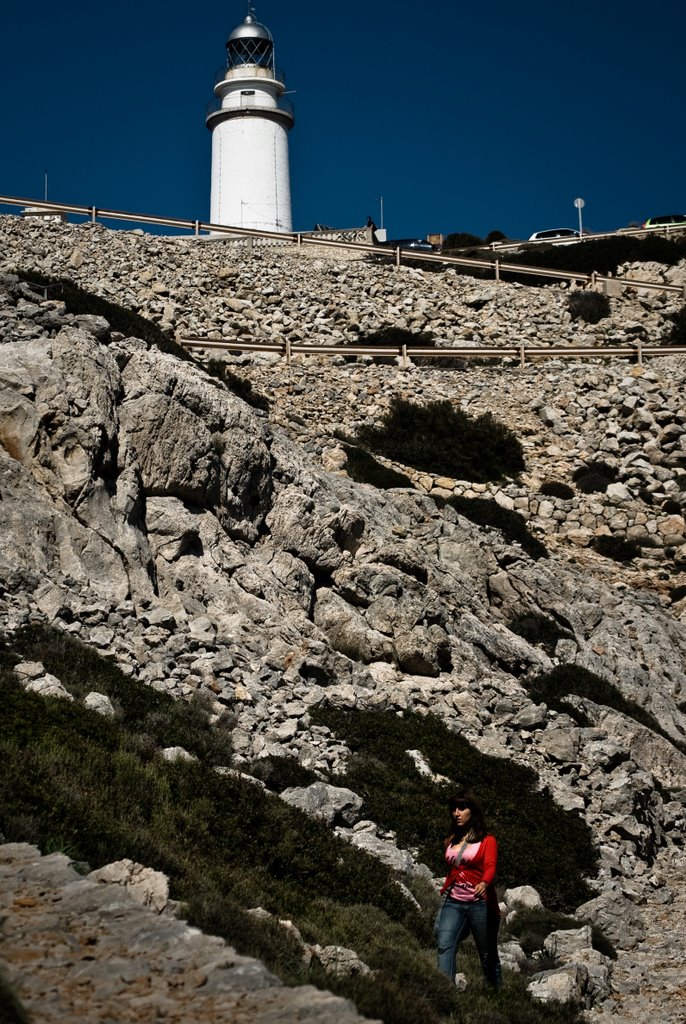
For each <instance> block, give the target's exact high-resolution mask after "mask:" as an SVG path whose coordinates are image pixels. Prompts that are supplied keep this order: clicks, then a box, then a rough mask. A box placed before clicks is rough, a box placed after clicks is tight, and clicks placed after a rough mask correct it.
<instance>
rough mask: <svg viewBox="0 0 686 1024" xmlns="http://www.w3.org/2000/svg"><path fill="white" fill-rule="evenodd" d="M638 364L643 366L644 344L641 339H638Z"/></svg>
mask: <svg viewBox="0 0 686 1024" xmlns="http://www.w3.org/2000/svg"><path fill="white" fill-rule="evenodd" d="M636 362H637V364H638V366H643V342H642V341H641V339H640V338H637V339H636Z"/></svg>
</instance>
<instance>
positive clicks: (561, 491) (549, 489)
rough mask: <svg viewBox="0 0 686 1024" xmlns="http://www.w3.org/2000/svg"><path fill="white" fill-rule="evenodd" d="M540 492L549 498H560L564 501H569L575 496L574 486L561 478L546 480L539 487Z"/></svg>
mask: <svg viewBox="0 0 686 1024" xmlns="http://www.w3.org/2000/svg"><path fill="white" fill-rule="evenodd" d="M538 493H539V494H543V495H545V496H546V497H549V498H560V499H561V500H562V501H569V500H570V499H571V498H573V497H574V488H573V487H570V486H569V484H563V483H562V482H561V481H559V480H544V481H543V483H542V484H541V486H540V487H539V488H538Z"/></svg>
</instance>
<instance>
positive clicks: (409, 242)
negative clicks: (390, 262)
mask: <svg viewBox="0 0 686 1024" xmlns="http://www.w3.org/2000/svg"><path fill="white" fill-rule="evenodd" d="M384 244H385V245H387V246H388V247H389V248H390V249H412V250H414V251H418V252H437V251H438V250H437V247H436V246H435V245H432V244H431V242H425V241H424V239H423V238H396V239H395V240H394V241H391V242H385V243H384Z"/></svg>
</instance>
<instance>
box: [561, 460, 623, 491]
mask: <svg viewBox="0 0 686 1024" xmlns="http://www.w3.org/2000/svg"><path fill="white" fill-rule="evenodd" d="M616 477H617V470H616V469H614V468H613V467H612V466H608V464H607V462H600V461H594V462H588V463H586V464H585V465H583V466H579V468H578V469H575V470H574V474H573V476H572V480H573V481H574V483H575V484H576V486H577V487H578V488H579V490H580V491H581V492H582V493H583V494H596V493H602V494H604V493H605V491H607V488H608V487H609V485H610V484H611V483H612V482H613V481H614V480H615V479H616Z"/></svg>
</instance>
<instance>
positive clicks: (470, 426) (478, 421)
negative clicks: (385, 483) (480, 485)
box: [355, 398, 524, 482]
mask: <svg viewBox="0 0 686 1024" xmlns="http://www.w3.org/2000/svg"><path fill="white" fill-rule="evenodd" d="M355 440H356V442H357V443H358V444H359V445H360V446H361V447H363V448H368V449H370V450H371V451H372V452H377V453H378V454H379V455H384V456H385V457H386V458H388V459H391V460H392V461H394V462H399V463H401V464H404V465H406V466H412V467H414V468H415V469H419V470H422V471H424V472H427V473H436V474H441V475H445V476H452V477H457V478H459V479H462V480H475V481H480V482H484V481H487V480H497V479H500V478H501V477H503V476H506V475H507V476H514V475H516V474H517V473H519V472H520V471H521V470H522V469H524V455H523V450H522V446H521V444H520V442H519V440H518V438H517V437H516V435H515V434H514V433H512V431H511V430H509V429H508V428H507V427H506V426H504V425H503V424H502V423H499V422H498V420H496V419H495V417H494V416H492V415H491V414H490V413H484V414H483V415H482V416H478V417H472V416H469V415H467V413H465V412H463V411H462V410H461V409H458V408H456V407H455V406H454V405H452V404H451V403H450V402H448V401H442V402H429V403H427V404H426V405H420V404H419V403H415V402H409V401H406V400H405V399H401V398H394V399H393V400H392V401H391V406H390V408H389V410H388V412H387V413H386V414H385V415H384V417H383V419H382V421H381V424H380V425H379V426H374V427H367V426H363V427H361V428H360V429H359V430H358V432H357V436H356V438H355Z"/></svg>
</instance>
